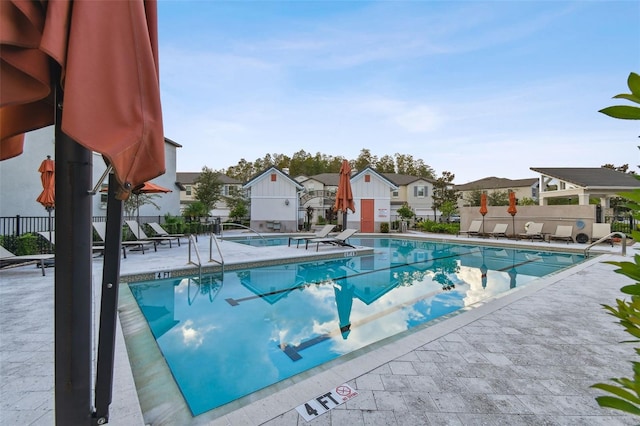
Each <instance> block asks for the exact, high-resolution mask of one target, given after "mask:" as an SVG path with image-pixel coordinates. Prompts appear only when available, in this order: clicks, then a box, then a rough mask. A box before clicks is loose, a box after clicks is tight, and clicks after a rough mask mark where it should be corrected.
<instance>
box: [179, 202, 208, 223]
mask: <svg viewBox="0 0 640 426" xmlns="http://www.w3.org/2000/svg"><path fill="white" fill-rule="evenodd" d="M182 215H183V216H184V217H186V218H189V220H190V221H199V220H200V218H201V217H207V216H209V210H207V208H206V207H205V206H204V204H202V203H201V202H200V201H194V202H193V203H191V204H189V205H188V206H187V207H186V208H185V209H184V211H183V212H182Z"/></svg>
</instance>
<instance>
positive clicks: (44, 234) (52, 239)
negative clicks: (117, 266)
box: [38, 231, 104, 254]
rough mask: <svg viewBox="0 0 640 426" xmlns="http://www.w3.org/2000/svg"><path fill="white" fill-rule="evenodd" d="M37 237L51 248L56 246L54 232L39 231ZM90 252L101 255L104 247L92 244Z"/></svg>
mask: <svg viewBox="0 0 640 426" xmlns="http://www.w3.org/2000/svg"><path fill="white" fill-rule="evenodd" d="M38 235H40V236H41V237H42V238H44V239H45V240H47V242H48V243H49V244H51V247H54V246H55V245H56V231H40V232H38ZM91 251H92V252H93V253H99V254H102V253H104V245H99V244H98V245H96V244H94V245H92V246H91Z"/></svg>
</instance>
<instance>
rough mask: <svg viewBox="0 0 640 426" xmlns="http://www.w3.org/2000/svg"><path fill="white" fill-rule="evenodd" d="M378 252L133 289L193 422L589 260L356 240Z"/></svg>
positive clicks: (506, 250) (564, 255) (140, 284)
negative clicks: (368, 348)
mask: <svg viewBox="0 0 640 426" xmlns="http://www.w3.org/2000/svg"><path fill="white" fill-rule="evenodd" d="M352 242H353V243H354V244H357V245H363V246H370V247H374V254H373V255H365V256H359V257H352V258H341V259H338V260H326V261H315V262H307V263H292V264H284V265H277V266H269V267H261V268H252V269H246V270H239V271H232V272H226V273H225V274H224V275H222V274H217V275H216V274H214V275H208V276H203V277H201V278H199V277H192V278H179V279H165V280H155V281H147V282H138V283H132V284H130V288H131V291H132V294H133V295H134V297H135V299H136V300H137V303H138V305H139V306H140V308H141V310H142V313H143V314H144V316H145V318H146V320H147V321H148V323H149V326H150V328H151V331H152V332H153V334H154V336H155V338H156V340H157V343H158V345H159V348H160V350H161V352H162V354H163V356H164V357H165V359H166V361H167V364H168V365H169V368H170V369H171V372H172V374H173V376H174V378H175V380H176V382H177V384H178V387H179V388H180V390H181V392H182V394H183V396H184V398H185V400H186V402H187V405H188V406H189V408H190V409H191V412H192V413H193V415H198V414H201V413H203V412H206V411H208V410H211V409H214V408H217V407H220V406H222V405H224V404H226V403H229V402H231V401H234V400H236V399H238V398H241V397H243V396H245V395H248V394H251V393H253V392H255V391H257V390H259V389H262V388H265V387H267V386H270V385H272V384H274V383H277V382H279V381H281V380H284V379H286V378H289V377H292V376H294V375H296V374H299V373H301V372H303V371H306V370H309V369H311V368H313V367H316V366H319V365H322V364H323V363H326V362H328V361H331V360H333V359H336V358H338V357H340V356H342V355H345V354H348V353H351V352H353V351H356V350H358V349H361V348H364V347H366V346H368V345H371V344H373V343H375V342H378V341H381V340H383V339H386V338H388V337H391V336H394V335H397V334H399V333H402V332H405V331H407V330H409V329H411V328H413V327H416V326H420V325H423V324H425V323H427V322H429V321H431V320H433V319H435V318H438V317H440V316H443V315H446V314H449V313H452V312H454V311H458V310H463V309H468V308H470V307H472V306H473V305H474V304H476V303H477V302H480V301H482V300H486V299H488V298H491V297H494V296H496V295H497V294H499V293H502V292H505V291H509V290H511V289H513V288H519V287H523V286H525V285H527V284H528V283H530V282H531V281H533V280H535V279H536V278H538V277H542V276H545V275H548V274H551V273H554V272H557V271H559V270H562V269H565V268H567V267H570V266H572V265H575V264H576V263H579V262H581V261H583V260H584V258H583V256H581V255H577V254H570V253H557V252H540V251H529V250H515V249H509V248H498V247H478V246H472V245H465V244H459V245H458V244H456V245H454V244H445V243H441V242H431V241H415V240H402V239H388V238H381V239H379V238H354V239H353V241H352Z"/></svg>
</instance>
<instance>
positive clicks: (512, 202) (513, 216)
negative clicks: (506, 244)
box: [507, 191, 518, 237]
mask: <svg viewBox="0 0 640 426" xmlns="http://www.w3.org/2000/svg"><path fill="white" fill-rule="evenodd" d="M507 213H509V214H510V215H511V221H512V230H513V235H514V237H515V235H516V213H518V209H517V208H516V193H515V192H513V191H511V192H509V208H508V209H507Z"/></svg>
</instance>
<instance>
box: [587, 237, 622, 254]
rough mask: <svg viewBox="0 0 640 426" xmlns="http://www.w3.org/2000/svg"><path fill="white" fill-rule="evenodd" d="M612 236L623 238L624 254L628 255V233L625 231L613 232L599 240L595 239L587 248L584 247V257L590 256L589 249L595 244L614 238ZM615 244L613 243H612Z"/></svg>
mask: <svg viewBox="0 0 640 426" xmlns="http://www.w3.org/2000/svg"><path fill="white" fill-rule="evenodd" d="M612 237H620V238H622V255H623V256H626V255H627V235H626V234H625V233H624V232H618V231H615V232H612V233H610V234H608V235H605V236H604V237H602V238H600V239H599V240H598V241H594V242H593V243H591V244H589V245H588V246H587V247H586V248H585V249H584V257H586V258H588V257H589V250H590V249H591V247H593V246H595V245H596V244H600V243H603V242H605V241H607V240H608V239H610V238H612ZM611 245H613V244H611Z"/></svg>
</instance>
